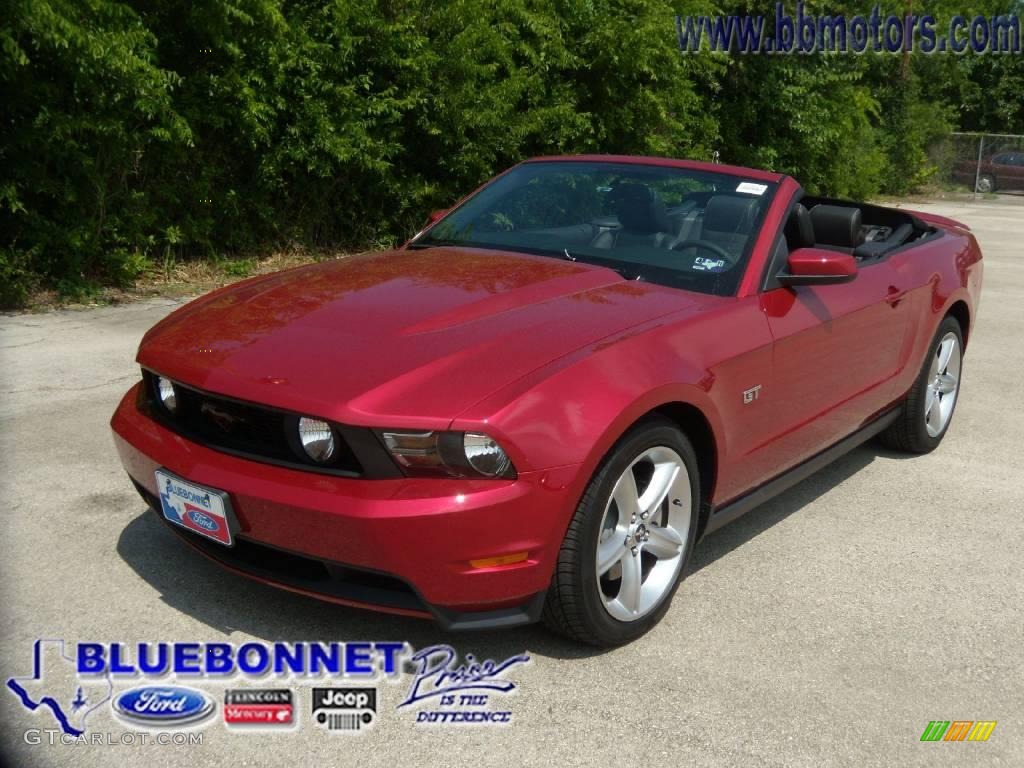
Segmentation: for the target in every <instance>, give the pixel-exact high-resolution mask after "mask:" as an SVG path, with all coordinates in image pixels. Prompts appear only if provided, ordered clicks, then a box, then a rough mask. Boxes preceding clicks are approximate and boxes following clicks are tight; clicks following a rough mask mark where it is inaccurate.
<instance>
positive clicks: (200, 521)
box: [188, 510, 220, 531]
mask: <svg viewBox="0 0 1024 768" xmlns="http://www.w3.org/2000/svg"><path fill="white" fill-rule="evenodd" d="M188 516H189V519H190V520H191V521H192V522H193V523H195V524H196V525H198V526H199V527H200V528H205V529H206V530H208V531H216V530H217V529H218V528H220V526H219V525H217V521H216V520H214V519H213V518H212V517H210V516H209V515H204V514H203V513H202V512H196V511H195V510H192V511H191V512H189V513H188Z"/></svg>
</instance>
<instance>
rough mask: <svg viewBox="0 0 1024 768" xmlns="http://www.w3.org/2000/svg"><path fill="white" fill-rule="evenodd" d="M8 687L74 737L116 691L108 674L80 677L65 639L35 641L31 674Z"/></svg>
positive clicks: (11, 680) (27, 706)
mask: <svg viewBox="0 0 1024 768" xmlns="http://www.w3.org/2000/svg"><path fill="white" fill-rule="evenodd" d="M7 688H8V690H9V691H11V693H13V694H14V695H15V696H17V697H18V699H19V700H20V701H21V704H22V706H23V707H25V709H27V710H28V711H29V712H31V713H33V714H35V715H38V714H39V713H40V712H43V713H47V712H48V713H49V714H50V716H52V717H53V719H54V720H55V722H56V723H57V725H58V726H60V729H61V730H62V731H63V732H64V733H66V734H68V735H69V736H75V737H78V736H81V735H82V734H84V733H85V729H86V721H87V720H88V718H89V716H90V715H91V714H92V713H93V712H95V711H96V710H97V709H99V708H100V707H102V706H103V705H105V704H106V703H107V702H108V701H110V698H111V696H112V695H113V690H114V686H113V683H112V682H111V680H110V677H109V675H106V674H104V675H92V676H89V677H88V678H87V679H83V678H80V677H79V676H78V674H77V666H76V663H75V658H74V657H73V656H70V655H68V654H67V653H66V647H65V643H64V641H63V640H36V641H35V643H34V644H33V646H32V673H31V674H29V675H25V676H24V677H11V678H9V679H8V680H7Z"/></svg>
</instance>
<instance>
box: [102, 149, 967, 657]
mask: <svg viewBox="0 0 1024 768" xmlns="http://www.w3.org/2000/svg"><path fill="white" fill-rule="evenodd" d="M981 280H982V262H981V253H980V252H979V249H978V244H977V242H976V241H975V238H974V237H973V236H972V234H971V233H970V232H969V231H968V229H967V227H965V226H964V225H962V224H959V223H957V222H955V221H952V220H949V219H945V218H942V217H939V216H932V215H926V214H915V213H911V212H908V211H903V210H897V209H892V208H884V207H879V206H876V205H867V204H860V203H851V202H844V201H839V200H830V199H823V198H816V197H811V196H808V195H805V194H804V192H803V190H802V189H801V187H800V185H799V184H798V183H797V182H796V181H794V180H793V179H792V178H790V177H788V176H785V175H781V174H778V173H768V172H765V171H757V170H751V169H746V168H737V167H730V166H725V165H711V164H706V163H699V162H687V161H678V160H667V159H661V158H643V157H618V156H575V157H546V158H538V159H535V160H530V161H527V162H524V163H521V164H519V165H517V166H515V167H513V168H512V169H510V170H508V171H506V172H505V173H503V174H501V175H500V176H498V177H497V178H495V179H494V180H492V181H491V182H489V183H487V184H486V185H484V186H483V187H481V188H480V189H479V190H477V191H476V192H475V193H473V194H472V195H470V196H469V197H467V198H466V199H465V200H463V201H462V202H461V203H459V204H458V205H457V206H455V207H454V208H452V209H451V210H450V211H447V212H439V213H438V214H435V215H434V216H432V217H431V223H430V224H429V225H428V226H427V227H426V228H425V229H424V230H423V231H422V232H420V233H419V234H417V235H416V236H415V237H414V238H413V239H412V240H411V241H410V242H408V243H407V244H406V245H404V246H403V247H401V248H399V249H397V250H394V251H389V252H386V253H372V254H366V255H362V256H357V257H353V258H348V259H344V260H340V261H331V262H326V263H320V264H315V265H311V266H306V267H300V268H297V269H292V270H288V271H285V272H280V273H277V274H272V275H265V276H260V277H255V278H252V279H250V280H247V281H245V282H242V283H239V284H236V285H233V286H230V287H227V288H223V289H221V290H218V291H215V292H213V293H211V294H209V295H207V296H204V297H202V298H200V299H197V300H196V301H194V302H192V303H191V304H189V305H187V306H185V307H183V308H181V309H179V310H177V311H176V312H174V313H173V314H171V315H170V316H168V317H167V318H166V319H164V320H163V321H162V322H160V323H159V324H157V325H156V326H155V327H154V328H153V329H151V330H150V331H149V332H148V333H147V334H146V336H145V337H144V338H143V340H142V343H141V346H140V348H139V353H138V361H139V363H140V365H141V368H142V379H141V381H140V382H139V383H138V384H136V385H135V386H134V387H133V388H132V389H131V390H130V391H129V392H128V393H127V395H126V396H125V397H124V399H123V401H122V402H121V404H120V405H119V407H118V408H117V411H116V413H115V414H114V417H113V422H112V426H113V430H114V435H115V442H116V444H117V449H118V451H119V453H120V456H121V460H122V462H123V464H124V467H125V469H126V470H127V471H128V474H129V475H130V476H131V479H132V481H133V482H134V484H135V486H136V488H137V489H138V491H139V492H140V493H141V495H142V496H143V497H144V498H145V499H146V501H147V502H148V503H149V504H150V506H151V507H152V508H153V510H154V511H155V512H156V514H157V515H159V516H160V518H161V519H162V520H163V521H164V522H165V523H166V524H167V526H168V527H169V529H170V530H172V531H174V532H175V533H176V534H178V535H179V536H181V537H182V538H183V539H184V540H185V541H187V542H188V543H189V544H191V545H193V546H194V547H195V548H196V549H198V550H199V551H200V552H202V553H203V554H205V555H207V556H209V557H210V558H212V559H214V560H216V561H217V562H219V563H221V564H222V565H224V566H226V567H228V568H229V569H231V570H234V571H236V572H238V573H241V574H244V575H247V576H250V577H253V578H256V579H259V580H261V581H264V582H267V583H270V584H274V585H277V586H279V587H283V588H285V589H290V590H294V591H297V592H301V593H305V594H309V595H314V596H316V597H320V598H323V599H326V600H331V601H335V602H338V603H343V604H346V605H356V606H363V607H372V608H376V609H379V610H385V611H392V612H395V613H402V614H408V615H415V616H423V617H433V618H434V619H436V620H437V621H438V622H439V623H440V624H441V625H442V626H443V627H445V628H448V629H469V628H482V627H509V626H514V625H518V624H523V623H527V622H532V621H536V620H538V619H541V618H543V620H544V621H545V622H546V623H547V624H548V625H549V626H551V627H553V628H554V629H555V630H557V631H559V632H562V633H564V634H566V635H569V636H570V637H572V638H576V639H578V640H581V641H585V642H588V643H593V644H596V645H601V646H611V645H616V644H621V643H625V642H628V641H630V640H632V639H634V638H636V637H638V636H640V635H641V634H643V633H644V632H645V631H647V630H648V629H649V628H651V627H652V626H653V625H654V624H655V623H657V622H658V620H659V619H660V618H661V617H662V616H663V615H664V614H665V612H666V611H667V610H668V608H669V603H670V602H671V598H672V596H673V593H674V592H675V591H676V588H677V587H678V585H679V582H680V579H681V577H682V574H683V572H684V570H685V568H686V563H687V560H688V559H689V558H690V556H691V553H692V552H693V548H694V545H695V543H696V542H697V541H698V540H699V539H700V538H701V537H702V536H705V535H707V534H708V532H710V531H712V530H714V529H716V528H719V527H720V526H722V525H724V524H725V523H728V522H729V521H731V520H733V519H735V518H736V517H737V516H739V515H741V514H743V513H745V512H747V511H748V510H750V509H752V508H754V507H756V506H757V505H758V504H759V503H761V502H762V501H764V500H765V499H767V498H769V497H770V496H772V495H773V494H776V493H778V492H779V491H781V490H783V489H784V488H786V487H788V486H790V485H792V484H793V483H795V482H796V481H798V480H800V479H801V478H804V477H806V476H807V475H808V474H810V473H811V472H813V471H815V470H816V469H818V468H819V467H821V466H823V465H824V464H826V463H827V462H830V461H832V460H833V459H835V458H836V457H838V456H840V455H841V454H842V453H843V452H845V451H848V450H850V449H851V448H853V447H854V446H856V445H857V444H859V443H861V442H863V441H864V440H867V439H868V438H870V437H872V436H874V435H880V436H881V437H882V439H883V440H884V441H885V442H886V443H887V444H888V445H890V446H892V447H895V448H898V449H901V450H904V451H909V452H913V453H924V452H927V451H930V450H932V449H934V448H935V447H936V446H937V445H938V444H939V442H940V441H941V440H942V438H943V436H944V435H945V434H946V431H947V429H948V428H949V424H950V420H951V418H952V416H953V410H954V408H955V406H956V399H957V393H958V391H959V386H960V377H961V370H962V369H961V366H962V357H963V353H964V349H965V347H966V345H967V343H968V341H969V339H970V336H971V333H972V331H973V328H974V319H975V313H976V311H977V307H978V299H979V293H980V290H981Z"/></svg>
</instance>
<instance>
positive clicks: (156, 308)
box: [0, 197, 1024, 768]
mask: <svg viewBox="0 0 1024 768" xmlns="http://www.w3.org/2000/svg"><path fill="white" fill-rule="evenodd" d="M908 207H913V208H918V209H922V210H930V211H935V212H937V213H941V214H944V215H949V216H953V217H954V218H958V219H961V220H963V221H964V222H966V223H968V224H969V225H970V226H971V227H972V228H973V229H974V231H975V233H976V234H977V236H978V239H979V241H980V242H981V245H982V248H983V250H984V254H985V285H984V291H983V299H982V307H981V314H980V317H979V321H978V324H977V326H976V328H975V329H974V330H973V332H972V337H971V340H970V344H969V347H968V350H967V356H966V359H965V370H964V381H963V388H962V392H961V396H960V402H959V404H958V407H957V412H956V416H955V418H954V421H953V426H952V428H951V431H950V433H949V435H948V436H947V438H946V440H945V442H944V443H943V445H942V446H941V447H940V449H939V450H938V451H936V452H935V453H933V454H931V455H928V456H924V457H915V458H906V457H903V456H898V455H895V454H891V453H888V452H886V451H885V450H883V449H881V448H879V447H878V446H876V445H874V444H868V445H867V446H865V447H862V448H860V449H858V450H856V451H855V452H853V453H852V454H850V455H848V456H846V457H844V458H843V459H841V460H840V461H838V462H836V463H835V464H833V465H832V466H830V467H829V468H827V469H826V470H824V471H822V472H820V473H819V474H817V475H816V476H814V477H812V478H810V479H809V480H807V481H805V482H803V483H802V484H800V485H798V486H796V487H795V488H793V489H792V490H790V491H789V492H787V493H785V494H784V495H782V496H780V497H778V498H776V499H775V500H773V501H771V502H769V503H767V504H765V505H764V506H763V507H762V508H760V509H759V510H757V511H755V512H753V513H751V514H750V515H748V516H747V517H745V518H743V519H741V520H739V521H738V522H736V523H734V524H732V525H731V526H728V527H727V528H725V529H723V530H721V531H719V532H717V533H715V534H713V535H712V536H711V537H709V538H708V539H706V540H705V541H704V542H703V544H702V545H701V546H700V547H699V549H698V551H697V553H696V556H695V562H694V563H693V564H692V566H691V572H690V575H689V577H688V579H687V581H686V582H685V583H684V584H683V586H682V588H681V589H680V591H679V593H678V595H677V596H676V598H675V602H674V605H673V607H672V610H671V611H670V612H669V614H668V616H667V617H666V619H665V620H664V621H663V622H662V623H661V625H660V626H658V627H657V628H656V629H655V630H654V631H652V632H651V633H650V634H649V635H647V636H646V637H644V638H643V639H642V640H640V641H638V642H636V643H634V644H633V645H630V646H628V647H626V648H621V649H618V650H614V651H608V652H598V651H595V650H593V649H589V648H583V647H578V646H575V645H572V644H570V643H568V642H565V641H562V640H560V639H558V638H556V637H554V636H552V635H550V634H548V633H547V632H546V631H545V630H543V629H541V628H537V627H534V628H528V629H521V630H514V631H507V632H501V633H489V634H475V635H473V634H461V635H444V634H442V633H441V632H439V631H438V630H437V629H436V628H435V627H434V626H433V625H431V624H429V623H426V622H422V621H419V620H414V619H404V618H397V617H391V616H382V615H377V614H373V613H368V612H362V611H356V610H350V609H346V608H340V607H335V606H332V605H328V604H324V603H320V602H318V601H315V600H312V599H307V598H303V597H297V596H294V595H290V594H287V593H284V592H279V591H276V590H274V589H272V588H269V587H264V586H262V585H258V584H254V583H251V582H249V581H246V580H244V579H242V578H239V577H236V576H233V575H230V574H226V573H224V572H222V571H221V570H220V569H218V568H217V567H216V566H214V565H212V564H210V563H208V562H206V561H205V560H202V559H201V558H199V557H198V556H197V555H195V554H194V553H193V552H192V551H191V550H189V549H187V548H186V546H185V545H183V544H182V543H180V542H179V541H177V540H176V539H175V538H173V537H172V535H171V534H170V533H169V532H168V531H166V530H164V529H163V527H162V526H161V525H160V523H159V522H158V521H156V520H155V519H153V517H152V516H151V515H148V514H143V511H144V506H143V504H142V502H141V501H140V500H139V498H138V496H137V495H136V494H135V492H134V490H133V489H132V487H131V484H130V483H129V482H128V480H127V478H126V476H125V475H124V473H123V471H122V469H121V467H120V465H119V463H118V460H117V456H116V454H115V452H114V449H113V446H112V444H111V438H110V434H109V429H108V425H107V422H108V420H109V418H110V415H111V412H112V411H113V409H114V406H115V405H116V403H117V401H118V399H119V398H120V396H121V395H122V393H123V392H124V391H125V390H126V389H127V388H128V387H129V386H130V385H131V384H132V383H133V382H134V381H135V380H136V379H137V378H138V369H137V367H136V366H135V364H134V362H133V357H134V353H135V348H136V345H137V344H138V341H139V338H140V337H141V335H142V333H143V332H144V331H145V330H146V329H147V328H149V327H150V326H151V325H152V324H153V323H155V322H156V321H157V320H158V319H160V318H161V317H163V316H164V315H165V314H167V313H168V312H169V311H170V310H172V309H173V308H174V307H175V306H176V305H177V304H176V303H175V302H172V301H168V300H153V301H147V302H142V303H138V304H132V305H127V306H119V307H109V308H100V309H93V310H80V311H58V312H51V313H47V314H37V315H16V316H6V317H0V392H2V397H0V483H2V498H3V499H4V502H5V503H4V514H3V516H2V525H3V529H2V530H3V557H2V558H0V576H2V582H0V583H2V585H3V586H2V598H3V600H2V604H3V609H2V610H3V614H2V615H3V618H4V622H3V627H2V630H0V632H2V636H3V650H2V654H0V665H2V669H0V673H2V676H3V679H4V680H5V681H6V680H7V678H8V677H11V676H16V675H17V676H20V675H25V674H27V673H28V672H29V671H30V667H31V650H32V643H33V642H34V641H35V640H36V639H37V638H55V639H64V640H68V641H84V640H94V641H115V640H117V641H123V642H130V643H135V642H137V641H141V640H150V641H153V640H196V641H218V640H219V641H230V642H234V643H241V642H244V641H245V640H249V639H256V640H265V641H297V640H340V641H350V640H404V641H407V642H409V643H411V644H412V645H413V646H415V647H422V646H426V645H430V644H433V643H435V642H449V643H452V644H453V645H454V646H456V647H457V648H458V649H459V650H460V651H462V652H464V653H473V654H475V655H476V656H477V657H478V658H482V657H488V656H489V657H492V658H495V659H503V658H505V657H507V656H511V655H513V654H516V653H521V652H523V651H526V652H527V653H529V654H530V656H531V657H532V660H531V662H530V664H529V665H527V666H526V667H524V668H522V669H521V671H517V672H516V674H515V675H513V676H512V677H513V679H514V680H515V681H516V682H517V683H519V690H518V691H517V694H516V695H515V696H513V697H510V698H509V703H510V709H511V710H512V711H513V722H512V724H511V725H508V726H498V727H495V726H464V727H461V728H451V727H423V726H417V725H415V724H414V723H413V722H412V718H411V717H407V716H405V715H404V714H403V713H398V712H396V711H395V710H394V707H395V705H396V704H397V703H398V702H399V701H400V700H401V698H402V697H403V695H404V693H405V689H406V688H407V686H408V680H407V679H405V680H399V681H393V682H387V683H382V684H381V686H380V696H381V704H380V706H379V708H378V709H379V718H378V720H377V722H376V724H375V726H374V728H373V729H371V730H370V731H368V732H367V733H364V734H362V735H361V736H358V737H350V736H340V735H337V734H328V733H326V732H325V731H323V730H321V729H319V728H316V727H314V726H313V724H312V723H311V722H309V720H308V719H307V720H306V721H304V722H300V726H299V727H298V729H297V730H295V731H294V732H291V733H287V734H266V733H260V734H253V733H241V734H239V733H236V732H228V731H227V730H226V729H225V728H224V727H223V725H221V724H219V723H213V724H211V725H210V726H209V727H208V728H206V729H205V730H204V731H202V733H203V735H204V739H203V744H202V745H201V746H193V747H187V748H185V747H178V748H170V747H166V746H153V745H145V746H143V745H138V744H136V745H121V744H118V745H116V746H95V745H85V746H83V745H61V744H56V745H52V746H51V745H48V744H45V743H44V744H41V745H30V744H27V743H26V740H25V737H24V734H25V731H26V729H29V728H53V727H55V724H54V721H53V719H52V717H51V716H50V715H49V714H48V713H47V712H46V711H44V710H40V711H37V712H34V713H31V712H28V711H26V709H25V708H23V707H22V706H21V704H20V702H19V701H18V699H17V698H15V696H13V695H11V692H10V691H9V690H6V688H5V690H4V692H3V693H0V738H2V744H3V750H4V755H6V757H7V759H8V763H9V764H10V765H16V766H37V765H38V766H47V765H74V766H82V767H83V768H84V767H86V766H120V765H142V764H145V765H147V766H160V765H181V764H182V763H191V764H195V765H225V766H244V765H259V766H268V765H295V764H298V763H299V762H300V761H301V763H302V764H323V765H360V766H362V765H367V764H370V765H376V764H382V765H383V764H386V765H403V766H404V765H414V764H431V765H474V764H483V763H484V762H486V763H499V762H502V761H503V759H504V760H505V761H514V762H515V763H517V764H534V763H542V762H543V763H545V764H548V765H551V766H555V765H610V764H618V765H633V764H641V763H642V764H665V765H673V766H680V765H691V764H692V765H708V766H761V765H764V766H782V765H787V766H790V765H792V766H815V767H816V768H821V767H823V766H833V765H836V766H839V765H859V766H870V765H878V766H894V765H899V766H936V765H1006V766H1021V765H1024V488H1022V480H1024V458H1022V455H1021V436H1022V435H1024V408H1022V403H1024V376H1022V373H1024V253H1022V250H1021V244H1022V243H1024V199H1022V198H1017V199H1013V198H1009V199H1007V198H1005V197H1003V198H1001V199H999V200H993V201H978V202H964V203H952V202H946V203H932V204H914V205H912V206H908ZM305 703H306V699H305V698H303V697H302V696H300V697H299V704H300V710H303V707H302V705H303V704H305ZM306 714H307V713H306V712H305V711H304V710H303V711H302V712H301V714H300V717H301V715H306ZM930 720H995V721H997V722H998V725H997V727H996V728H995V730H994V731H993V733H992V735H991V737H990V739H989V740H988V742H986V743H966V742H965V743H921V742H920V741H919V738H920V736H921V733H922V731H923V730H924V728H925V726H926V724H927V723H928V722H929V721H930ZM90 729H97V730H100V731H109V732H111V733H114V734H115V735H116V734H121V733H123V732H124V731H125V729H124V727H123V726H122V725H121V724H119V723H118V721H116V720H115V719H114V717H113V715H112V713H111V712H110V710H109V709H106V710H104V711H102V712H100V711H98V712H97V713H96V714H94V715H93V719H92V720H90ZM115 738H117V736H115ZM186 750H187V751H186Z"/></svg>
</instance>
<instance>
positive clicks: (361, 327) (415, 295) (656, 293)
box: [138, 248, 703, 428]
mask: <svg viewBox="0 0 1024 768" xmlns="http://www.w3.org/2000/svg"><path fill="white" fill-rule="evenodd" d="M701 299H702V297H700V296H699V295H696V294H690V293H685V292H683V291H677V290H672V289H669V288H664V287H660V286H656V285H650V284H646V283H638V282H632V281H626V280H623V279H622V278H621V277H620V276H619V275H618V274H617V273H616V272H614V271H612V270H610V269H606V268H603V267H596V266H593V265H588V264H583V263H580V262H570V261H561V260H558V259H553V258H550V257H543V256H530V255H524V254H516V253H508V252H504V251H487V250H478V249H461V248H430V249H423V250H398V251H390V252H383V253H376V254H366V255H361V256H354V257H350V258H347V259H343V260H336V261H330V262H322V263H319V264H313V265H309V266H305V267H299V268H297V269H292V270H287V271H284V272H279V273H276V274H273V275H267V276H262V277H257V278H253V279H250V280H247V281H245V282H242V283H238V284H236V285H234V286H229V287H227V288H222V289H220V290H218V291H215V292H214V293H212V294H209V295H207V296H205V297H203V298H200V299H198V300H196V301H194V302H192V303H191V304H188V305H187V306H185V307H183V308H181V309H179V310H177V311H176V312H174V313H173V314H171V315H169V316H168V317H167V318H165V319H164V320H163V321H161V322H160V323H159V324H158V325H156V326H155V327H154V328H153V329H152V330H150V331H149V333H147V334H146V336H145V337H144V338H143V341H142V344H141V346H140V348H139V355H138V361H139V363H140V364H141V365H143V366H144V367H147V368H149V369H151V370H154V371H156V372H159V373H162V374H164V375H166V376H169V377H171V378H173V379H177V380H179V381H181V382H183V383H185V384H189V385H192V386H195V387H198V388H200V389H205V390H208V391H211V392H215V393H218V394H222V395H227V396H232V397H236V398H239V399H243V400H250V401H254V402H260V403H264V404H267V405H272V406H276V407H279V408H284V409H287V410H293V411H298V412H301V413H309V414H311V415H315V416H321V417H324V418H329V419H333V420H335V421H339V422H342V423H348V424H357V425H377V426H408V427H414V428H415V427H419V426H423V427H430V428H437V427H438V425H439V424H440V423H442V422H445V423H446V422H448V421H450V420H451V419H453V418H455V417H456V416H458V415H459V414H460V413H461V412H462V411H464V410H465V409H466V408H468V407H469V406H471V405H473V404H474V403H476V402H478V401H479V400H481V399H482V398H484V397H486V396H487V395H489V394H491V393H492V392H494V391H496V390H497V389H499V388H500V387H503V386H505V385H507V384H510V383H512V382H513V381H514V380H515V379H517V378H519V377H521V376H524V375H526V374H528V373H530V372H532V371H534V370H536V369H538V368H540V367H542V366H544V365H546V364H549V363H551V362H553V361H555V360H558V359H559V358H561V357H563V356H565V355H566V354H569V353H571V352H574V351H576V350H579V349H582V348H585V347H587V346H588V345H592V344H594V343H595V342H598V341H600V340H603V339H607V338H608V337H612V336H615V335H616V334H621V333H623V332H625V331H627V330H628V329H629V328H631V327H634V326H636V325H639V324H642V323H645V322H649V321H651V320H653V319H655V318H657V317H662V316H665V315H668V314H670V313H673V312H678V311H683V310H687V309H691V310H693V311H699V309H700V308H701V306H702V303H703V302H702V300H701ZM582 384H585V383H582Z"/></svg>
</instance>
